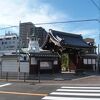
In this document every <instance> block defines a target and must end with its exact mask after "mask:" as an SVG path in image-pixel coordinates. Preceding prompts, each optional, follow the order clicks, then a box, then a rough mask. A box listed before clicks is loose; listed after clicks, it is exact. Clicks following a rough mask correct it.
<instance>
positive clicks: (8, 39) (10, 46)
mask: <svg viewBox="0 0 100 100" xmlns="http://www.w3.org/2000/svg"><path fill="white" fill-rule="evenodd" d="M18 44H19V37H18V35H17V34H16V33H9V32H8V33H6V34H5V35H2V36H0V51H4V50H16V49H17V48H18Z"/></svg>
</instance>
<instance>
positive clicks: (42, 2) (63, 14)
mask: <svg viewBox="0 0 100 100" xmlns="http://www.w3.org/2000/svg"><path fill="white" fill-rule="evenodd" d="M94 1H95V2H96V4H97V5H98V6H99V5H100V0H94ZM95 18H100V11H99V10H98V9H97V8H96V6H95V5H94V4H93V3H92V2H91V0H0V27H1V28H2V27H6V26H9V25H18V24H19V21H21V22H33V23H34V24H35V23H42V22H43V23H44V22H56V21H68V20H81V19H95ZM40 26H41V27H43V28H45V29H46V30H47V31H48V30H49V29H55V30H60V31H65V32H69V33H75V34H82V36H83V37H84V38H85V37H91V38H95V41H96V43H98V39H99V38H98V37H99V33H100V24H99V23H98V22H82V23H66V24H54V25H53V24H52V25H40ZM12 30H13V32H18V31H16V30H18V28H11V29H6V30H0V34H4V33H5V32H7V31H12Z"/></svg>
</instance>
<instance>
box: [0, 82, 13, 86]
mask: <svg viewBox="0 0 100 100" xmlns="http://www.w3.org/2000/svg"><path fill="white" fill-rule="evenodd" d="M11 84H12V83H6V84H3V85H0V87H4V86H8V85H11Z"/></svg>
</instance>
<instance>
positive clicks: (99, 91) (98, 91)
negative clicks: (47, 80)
mask: <svg viewBox="0 0 100 100" xmlns="http://www.w3.org/2000/svg"><path fill="white" fill-rule="evenodd" d="M56 91H61V92H62V91H63V92H90V93H94V92H95V93H100V90H88V89H87V90H81V89H80V90H79V89H78V90H75V89H57V90H56Z"/></svg>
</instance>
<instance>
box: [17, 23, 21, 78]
mask: <svg viewBox="0 0 100 100" xmlns="http://www.w3.org/2000/svg"><path fill="white" fill-rule="evenodd" d="M20 24H21V21H20V22H19V43H18V44H19V45H18V55H17V56H18V79H19V77H20V49H21V38H20Z"/></svg>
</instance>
